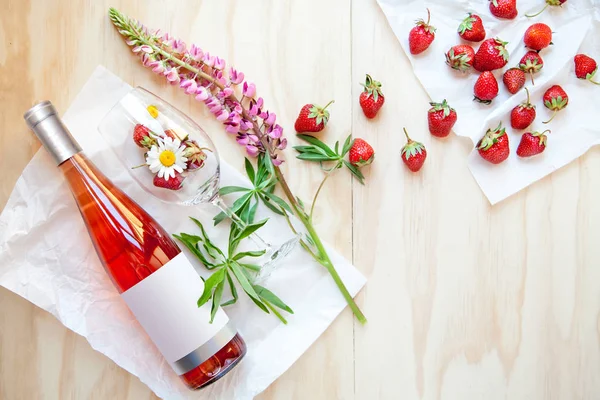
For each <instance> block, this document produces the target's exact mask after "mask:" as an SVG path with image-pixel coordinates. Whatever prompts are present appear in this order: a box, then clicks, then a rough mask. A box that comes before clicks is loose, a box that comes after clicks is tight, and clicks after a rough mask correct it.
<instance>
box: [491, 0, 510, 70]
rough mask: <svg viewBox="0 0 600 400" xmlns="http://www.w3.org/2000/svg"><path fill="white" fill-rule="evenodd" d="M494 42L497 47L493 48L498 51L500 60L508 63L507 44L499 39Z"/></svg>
mask: <svg viewBox="0 0 600 400" xmlns="http://www.w3.org/2000/svg"><path fill="white" fill-rule="evenodd" d="M494 1H495V0H494ZM494 40H495V41H496V44H497V46H494V47H495V48H496V50H498V54H500V55H501V56H502V58H504V61H508V50H506V45H507V44H508V42H504V41H502V40H500V39H499V38H495V39H494Z"/></svg>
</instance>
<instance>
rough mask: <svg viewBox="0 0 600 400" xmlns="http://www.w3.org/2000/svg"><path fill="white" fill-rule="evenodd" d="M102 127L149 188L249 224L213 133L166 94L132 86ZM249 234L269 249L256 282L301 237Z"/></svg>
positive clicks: (166, 197)
mask: <svg viewBox="0 0 600 400" xmlns="http://www.w3.org/2000/svg"><path fill="white" fill-rule="evenodd" d="M98 130H99V131H100V133H101V134H102V136H103V137H104V138H105V139H106V141H107V143H108V144H109V147H110V148H111V149H112V151H113V152H114V153H115V154H116V155H117V157H118V158H119V160H121V162H122V163H123V164H124V166H125V168H126V169H127V171H129V174H130V175H131V177H132V178H133V179H134V180H135V181H136V182H137V183H138V184H139V185H140V186H141V187H142V188H143V189H144V190H145V191H146V192H147V193H149V194H151V195H152V196H154V197H156V198H158V199H160V200H162V201H164V202H168V203H177V204H182V205H185V206H195V205H197V204H201V203H210V204H212V205H214V206H216V207H217V208H219V209H220V210H221V211H223V212H224V213H225V214H226V215H227V217H229V219H231V221H233V223H235V224H236V225H237V226H238V227H239V228H240V229H241V230H243V229H244V228H245V227H246V226H247V224H246V223H245V222H244V221H243V220H242V219H241V218H240V217H238V216H237V214H235V212H233V210H232V209H231V208H229V206H228V205H227V204H226V203H225V202H224V201H223V199H222V198H221V196H220V195H219V180H220V161H219V154H218V152H217V149H216V147H215V145H214V144H213V142H212V141H211V139H210V137H209V136H208V135H207V134H206V132H204V130H202V128H200V126H198V124H196V123H195V122H194V121H192V119H190V118H189V117H188V116H187V115H185V114H184V113H182V112H181V111H179V110H178V109H176V108H175V107H173V106H172V105H170V104H169V103H167V102H166V101H164V100H163V99H161V98H160V97H158V96H156V95H154V94H152V93H151V92H149V91H148V90H146V89H144V88H141V87H137V88H135V89H132V90H131V91H130V92H129V93H127V94H126V95H125V96H124V97H123V98H122V99H121V100H119V102H118V103H117V104H116V105H115V106H114V107H113V108H112V109H111V110H110V111H109V113H108V114H107V115H106V116H105V117H104V118H103V120H102V121H101V122H100V125H99V127H98ZM136 132H137V133H136ZM136 141H137V142H136ZM140 142H141V144H140ZM144 146H145V147H144ZM153 167H154V168H153ZM151 168H153V169H152V170H151ZM249 238H250V239H251V240H252V241H253V242H254V243H255V244H256V246H257V247H258V248H259V249H260V250H265V256H263V258H262V259H261V260H263V262H262V264H261V269H260V271H259V272H258V274H257V276H256V277H254V280H255V281H256V282H260V281H264V280H265V279H266V278H268V276H269V275H270V274H271V272H272V271H273V270H274V269H275V267H276V266H277V264H278V263H279V262H280V261H281V260H282V259H283V258H284V257H285V256H286V255H288V254H289V253H290V251H292V249H293V248H294V247H295V246H296V244H297V243H298V241H299V237H298V236H295V237H293V238H291V239H290V240H288V241H286V242H285V243H283V244H282V245H280V246H278V247H274V246H272V245H270V244H269V243H267V242H266V241H265V240H263V239H262V238H261V237H260V235H258V234H257V233H256V232H255V233H252V234H251V235H250V236H249Z"/></svg>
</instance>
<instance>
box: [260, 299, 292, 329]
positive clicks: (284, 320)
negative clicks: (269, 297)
mask: <svg viewBox="0 0 600 400" xmlns="http://www.w3.org/2000/svg"><path fill="white" fill-rule="evenodd" d="M263 303H265V305H266V306H267V308H268V309H269V310H271V311H272V312H273V314H275V316H276V317H277V318H279V320H280V321H281V322H283V324H284V325H287V323H288V322H287V320H286V319H285V318H284V317H283V315H281V313H280V312H279V311H277V309H276V308H275V307H273V306H272V305H271V303H269V302H268V301H266V300H264V299H263Z"/></svg>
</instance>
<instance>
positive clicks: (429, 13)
mask: <svg viewBox="0 0 600 400" xmlns="http://www.w3.org/2000/svg"><path fill="white" fill-rule="evenodd" d="M430 20H431V11H429V8H428V9H427V23H426V24H425V25H427V26H429V21H430Z"/></svg>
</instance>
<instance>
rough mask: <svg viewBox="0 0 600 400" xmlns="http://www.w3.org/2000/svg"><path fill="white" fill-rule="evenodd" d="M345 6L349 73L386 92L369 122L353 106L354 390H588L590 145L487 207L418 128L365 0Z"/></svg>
mask: <svg viewBox="0 0 600 400" xmlns="http://www.w3.org/2000/svg"><path fill="white" fill-rule="evenodd" d="M352 13H353V36H352V38H353V48H352V52H353V63H352V66H353V80H354V81H356V82H358V81H360V80H361V79H363V74H364V73H365V72H370V73H372V74H373V76H374V77H375V78H379V79H381V80H382V81H383V84H384V91H385V93H386V94H387V97H386V105H385V106H384V110H383V111H382V114H381V116H380V117H378V119H377V120H375V121H367V120H366V119H365V118H364V116H363V115H362V112H361V111H360V108H359V106H358V104H355V106H354V113H353V131H354V133H355V134H356V135H358V136H364V137H365V138H366V139H367V140H368V141H369V142H372V144H373V145H374V147H376V150H377V154H378V160H377V161H376V162H375V164H374V165H373V166H372V167H371V169H370V171H369V176H368V180H369V184H368V185H367V186H366V187H359V186H358V185H355V187H354V226H355V230H354V255H355V257H354V262H355V264H356V265H358V266H361V267H362V268H364V269H365V271H366V272H367V273H370V280H369V284H368V285H367V288H366V290H364V291H363V293H362V295H361V296H360V299H361V303H362V305H363V307H364V308H365V311H366V312H367V314H368V316H369V317H370V323H369V325H368V326H366V327H364V328H363V327H356V328H355V335H356V339H355V340H356V398H357V399H399V398H400V399H465V398H469V399H480V398H481V399H506V398H509V399H594V398H597V397H598V393H600V379H599V378H598V372H599V370H598V369H599V366H600V364H599V362H598V361H599V355H600V353H599V348H598V344H599V340H598V339H599V331H598V315H599V314H598V312H599V310H600V300H599V299H600V296H599V295H600V283H598V282H599V281H598V278H599V274H600V273H599V271H598V269H597V268H595V267H594V266H597V265H598V263H599V262H600V254H599V252H598V250H597V249H595V248H594V247H593V245H591V242H592V241H593V240H594V238H597V237H598V234H599V232H600V219H598V217H597V215H596V214H597V211H596V210H595V209H594V207H593V206H591V205H592V204H594V203H595V201H597V198H598V196H600V191H599V190H598V189H597V188H598V178H597V177H596V176H594V174H592V173H591V171H593V170H594V169H595V168H597V166H598V163H599V162H600V160H599V159H598V156H599V152H598V150H597V149H595V150H592V151H590V153H589V154H588V155H586V156H585V157H583V158H582V159H581V160H578V161H576V162H574V163H572V164H571V165H569V166H567V167H565V168H563V169H562V170H560V171H558V172H556V173H554V174H553V175H551V176H549V177H547V178H545V179H543V180H542V181H540V182H539V183H536V184H535V185H533V186H532V187H530V188H529V189H527V190H524V191H523V192H521V193H519V194H518V195H516V196H513V197H511V198H509V199H508V200H506V201H504V202H502V203H501V204H498V205H497V206H495V207H490V206H489V204H488V203H487V201H486V200H485V198H484V197H483V194H482V193H481V191H480V190H479V189H478V187H477V185H476V183H475V181H474V180H473V178H472V177H471V175H470V173H469V171H468V169H467V165H466V159H467V155H468V154H469V152H470V150H471V146H472V145H471V143H469V141H468V140H467V139H464V138H458V137H456V136H453V135H452V136H451V137H449V138H447V139H444V140H437V139H435V138H433V137H431V136H430V135H429V133H428V131H427V119H426V111H427V109H428V108H429V105H428V102H429V99H428V97H427V95H426V93H425V91H424V90H423V89H422V88H421V87H420V85H419V84H418V83H417V82H416V80H415V79H414V77H413V75H412V72H411V67H410V64H409V62H408V59H407V58H406V56H405V55H404V54H403V52H402V50H401V48H400V45H399V43H398V42H397V40H396V38H395V37H394V35H393V33H392V31H391V29H390V28H389V27H388V25H387V22H386V20H385V18H384V15H383V13H382V12H381V11H380V10H379V9H378V7H377V5H376V3H375V1H374V0H355V1H354V2H353V9H352ZM407 35H408V32H407ZM353 90H354V93H353V98H357V97H358V94H359V92H360V87H359V86H356V85H355V86H353ZM433 100H436V101H439V100H441V99H433ZM458 113H459V118H460V110H458ZM402 126H407V128H408V129H409V132H411V133H412V135H413V138H414V139H415V140H419V141H422V142H424V143H425V145H426V147H427V149H428V159H427V162H426V165H425V167H424V168H423V170H422V171H421V173H419V174H413V173H411V172H409V171H408V170H407V169H405V168H404V166H403V164H402V161H401V159H400V154H399V151H400V148H401V147H402V146H403V144H404V138H403V134H402V131H401V128H402Z"/></svg>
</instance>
